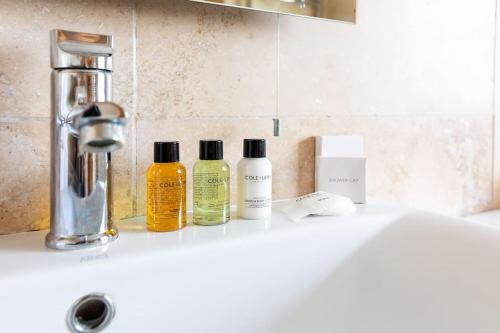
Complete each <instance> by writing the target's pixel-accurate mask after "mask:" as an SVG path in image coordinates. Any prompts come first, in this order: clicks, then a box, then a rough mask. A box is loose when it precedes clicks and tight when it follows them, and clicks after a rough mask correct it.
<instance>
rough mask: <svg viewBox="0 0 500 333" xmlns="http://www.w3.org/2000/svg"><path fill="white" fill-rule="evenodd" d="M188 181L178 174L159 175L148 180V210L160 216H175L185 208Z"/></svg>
mask: <svg viewBox="0 0 500 333" xmlns="http://www.w3.org/2000/svg"><path fill="white" fill-rule="evenodd" d="M185 187H186V181H185V180H182V179H180V178H179V177H177V176H158V177H155V178H154V179H151V180H148V188H147V190H148V212H149V213H150V214H154V215H155V216H156V217H158V218H175V217H177V216H178V215H179V211H180V210H181V209H182V208H183V205H184V204H185V203H184V204H183V202H182V201H183V193H184V190H183V189H184V188H185Z"/></svg>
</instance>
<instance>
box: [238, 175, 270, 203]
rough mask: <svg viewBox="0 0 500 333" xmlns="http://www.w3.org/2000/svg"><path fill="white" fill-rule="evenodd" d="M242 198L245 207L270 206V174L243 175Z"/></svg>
mask: <svg viewBox="0 0 500 333" xmlns="http://www.w3.org/2000/svg"><path fill="white" fill-rule="evenodd" d="M243 183H244V184H243V185H244V190H243V191H244V193H243V195H244V198H243V204H244V207H245V208H253V209H255V208H257V209H258V208H268V207H270V206H271V196H272V187H271V186H272V185H271V184H272V175H270V174H268V175H266V174H264V175H244V176H243Z"/></svg>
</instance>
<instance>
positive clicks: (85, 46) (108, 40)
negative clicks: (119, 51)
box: [50, 29, 113, 71]
mask: <svg viewBox="0 0 500 333" xmlns="http://www.w3.org/2000/svg"><path fill="white" fill-rule="evenodd" d="M112 55H113V36H111V35H98V34H91V33H85V32H76V31H68V30H61V29H54V30H51V32H50V65H51V67H52V68H56V69H64V68H87V69H103V70H108V71H111V70H112Z"/></svg>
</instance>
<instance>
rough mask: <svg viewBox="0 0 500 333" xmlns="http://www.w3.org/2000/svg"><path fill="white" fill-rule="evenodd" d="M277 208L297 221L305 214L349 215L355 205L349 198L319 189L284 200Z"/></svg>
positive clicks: (354, 209)
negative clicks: (318, 190)
mask: <svg viewBox="0 0 500 333" xmlns="http://www.w3.org/2000/svg"><path fill="white" fill-rule="evenodd" d="M277 209H278V210H280V211H282V212H283V213H284V214H285V215H287V216H288V217H289V218H290V219H291V220H293V221H294V222H298V221H300V219H302V218H303V217H305V216H307V215H332V216H338V215H350V214H353V213H354V212H355V211H356V206H355V205H354V203H353V201H352V200H351V199H350V198H347V197H344V196H341V195H336V194H333V193H328V192H323V191H320V192H314V193H311V194H306V195H303V196H301V197H298V198H296V199H292V200H289V201H287V202H284V203H282V204H280V205H277Z"/></svg>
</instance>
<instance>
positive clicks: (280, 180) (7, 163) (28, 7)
mask: <svg viewBox="0 0 500 333" xmlns="http://www.w3.org/2000/svg"><path fill="white" fill-rule="evenodd" d="M495 5H496V4H495V0H485V1H480V2H475V3H474V4H471V3H470V2H466V1H453V0H437V1H426V2H422V1H410V0H380V1H369V0H359V1H358V10H357V12H358V18H357V24H356V25H352V24H344V23H338V22H327V21H320V20H312V19H304V18H297V17H287V16H278V15H276V14H268V13H258V12H252V11H244V10H237V9H228V8H223V7H215V6H208V5H202V4H198V3H192V2H188V1H185V0H157V1H153V0H148V1H145V0H144V1H143V0H135V1H134V0H131V1H120V0H110V1H97V0H95V1H94V0H93V1H86V2H74V1H70V0H59V1H53V0H49V1H41V0H36V1H22V2H21V1H16V0H0V8H1V10H0V45H1V46H2V47H1V48H0V138H1V143H2V145H1V146H0V147H1V148H0V165H1V170H2V171H1V173H0V234H2V233H12V232H20V231H27V230H37V229H41V228H46V227H47V225H48V188H49V180H48V174H49V156H48V154H49V148H48V147H49V142H48V141H49V139H48V121H49V119H48V116H49V95H48V94H49V85H48V82H49V73H50V68H49V62H48V61H49V52H48V31H49V30H50V29H52V28H56V27H59V28H64V29H73V30H80V31H88V32H102V33H109V34H113V35H114V36H115V38H116V40H115V45H116V53H115V72H114V95H115V100H116V101H117V102H118V103H121V104H123V105H124V106H125V107H126V108H127V109H128V110H129V112H130V113H131V115H132V119H131V122H130V126H129V144H128V145H127V148H126V149H123V150H122V151H120V152H117V153H116V154H115V162H114V165H115V173H116V177H115V181H116V189H117V193H116V195H115V197H116V200H117V203H116V207H117V208H116V213H117V215H118V216H119V217H122V218H123V217H128V216H134V215H140V214H143V213H144V205H145V193H144V188H145V177H144V174H145V170H146V168H147V166H148V165H149V163H151V161H152V143H153V141H155V140H167V139H177V140H180V141H181V157H182V160H183V161H184V163H185V164H186V165H187V166H188V168H190V167H191V166H192V164H193V162H194V161H195V159H196V157H197V140H198V139H200V138H215V137H217V138H221V139H224V140H225V152H226V153H225V154H226V158H227V159H228V160H229V161H230V163H231V165H232V166H233V167H234V166H235V165H236V162H237V161H238V159H239V158H240V155H241V140H242V139H243V138H244V137H250V136H252V137H255V136H258V137H265V138H266V139H268V141H269V156H270V158H271V159H272V160H273V163H274V168H275V174H274V195H275V197H276V198H283V197H290V196H295V195H298V194H303V193H306V192H310V191H312V190H313V174H312V173H313V169H314V161H313V149H314V143H313V140H312V136H314V135H318V134H356V135H363V136H364V137H365V140H366V154H367V156H368V194H369V198H370V200H389V201H397V202H402V203H405V204H408V205H412V206H416V207H420V208H424V209H431V210H435V211H439V212H443V213H448V214H453V215H464V214H468V213H471V212H477V211H482V210H485V209H488V208H491V207H492V206H493V197H494V191H493V188H494V186H493V185H494V181H493V179H494V174H497V173H496V172H494V170H496V169H494V167H493V165H494V161H495V159H496V157H495V155H494V154H493V151H494V146H498V145H494V141H493V140H494V117H493V115H494V113H493V101H494V95H493V94H494V81H493V76H494V75H493V73H494V71H495V67H494V61H493V59H494V50H495V31H494V28H495V15H494V12H495ZM276 116H279V117H280V119H281V120H282V123H283V133H282V136H280V137H273V136H272V118H273V117H276ZM233 185H234V182H233ZM233 192H234V191H233ZM495 193H496V192H495Z"/></svg>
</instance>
